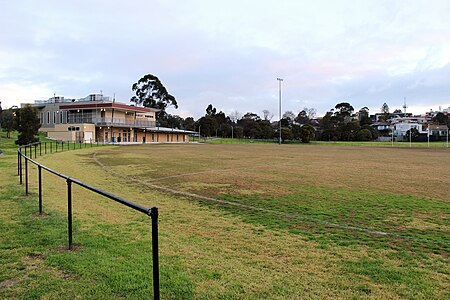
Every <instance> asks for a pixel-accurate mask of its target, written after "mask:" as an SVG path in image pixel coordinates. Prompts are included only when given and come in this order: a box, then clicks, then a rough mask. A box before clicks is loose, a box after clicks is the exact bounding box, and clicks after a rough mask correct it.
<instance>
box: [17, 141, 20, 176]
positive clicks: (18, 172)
mask: <svg viewBox="0 0 450 300" xmlns="http://www.w3.org/2000/svg"><path fill="white" fill-rule="evenodd" d="M17 176H20V148H19V150H17Z"/></svg>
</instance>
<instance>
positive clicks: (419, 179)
mask: <svg viewBox="0 0 450 300" xmlns="http://www.w3.org/2000/svg"><path fill="white" fill-rule="evenodd" d="M94 152H97V158H98V159H99V160H100V161H101V162H102V163H104V164H105V165H107V166H108V167H109V168H111V169H112V170H114V171H115V172H119V173H123V174H125V175H129V176H136V177H139V178H140V179H142V180H152V183H156V184H160V185H164V186H170V187H175V188H177V189H181V190H187V191H193V192H196V193H199V194H201V195H206V196H217V195H220V194H223V193H226V194H236V195H247V194H251V193H255V192H256V193H263V194H271V195H279V196H286V195H289V194H291V193H299V191H300V192H301V190H302V187H308V186H318V187H321V188H326V189H336V188H341V189H348V190H352V191H370V193H373V194H377V193H384V194H388V195H390V194H402V195H405V196H409V195H414V196H417V197H426V198H432V199H433V200H435V201H443V202H450V201H449V193H448V192H449V189H448V184H449V182H450V153H449V152H448V151H440V150H432V151H429V150H411V149H380V148H364V149H361V148H357V149H355V148H351V147H336V148H333V147H321V146H316V147H308V146H306V147H303V146H282V147H281V148H280V147H279V146H277V145H241V146H239V145H152V146H129V147H112V148H103V149H101V150H98V149H84V150H80V151H77V152H66V153H58V154H54V155H49V156H47V157H44V158H42V159H41V161H42V162H43V163H44V164H46V165H48V166H50V167H52V168H54V169H56V170H59V171H62V172H63V173H65V174H67V175H69V176H73V177H76V178H78V179H80V180H83V181H86V182H88V183H89V184H92V185H95V186H98V187H100V188H103V189H105V190H107V191H109V192H112V193H114V194H117V195H119V196H122V197H124V198H127V199H130V200H133V201H135V202H138V203H140V204H142V205H146V206H148V207H150V206H152V205H157V206H158V207H159V208H160V241H161V248H160V253H161V257H162V263H161V268H164V267H165V265H164V261H165V260H170V259H171V257H176V258H179V259H180V261H181V264H182V265H181V268H182V271H183V272H186V274H188V276H189V278H191V280H192V282H193V289H194V295H195V298H205V299H206V298H209V299H211V298H218V297H219V296H222V297H225V298H230V297H243V298H272V299H324V298H328V299H336V298H351V297H363V298H368V299H396V298H402V297H407V298H408V297H410V296H411V295H412V294H410V293H408V292H406V291H407V290H408V289H409V288H410V287H409V286H408V284H403V283H398V282H394V283H392V284H389V283H380V282H378V281H376V280H373V279H371V278H370V277H368V276H365V275H355V274H349V273H347V272H346V271H345V269H343V267H342V262H343V261H355V262H357V261H359V260H361V259H364V258H369V259H372V260H381V261H383V262H384V265H385V267H386V268H389V269H393V270H402V268H404V263H405V262H404V261H402V260H399V259H398V257H397V256H395V255H394V256H393V255H392V253H393V252H395V251H394V250H389V249H373V248H371V247H370V246H369V245H367V246H365V245H357V246H339V245H337V244H334V243H330V244H328V245H323V243H319V242H317V241H312V240H308V239H307V238H305V237H303V236H301V235H297V234H291V233H289V232H288V231H287V230H282V229H280V230H267V228H266V227H264V226H261V225H257V224H251V223H247V222H244V221H243V220H242V218H241V217H240V216H239V215H236V216H233V215H231V214H229V213H227V212H223V211H221V210H216V209H214V208H211V207H205V206H203V205H200V204H198V203H196V202H192V201H187V199H183V198H180V197H179V196H174V195H170V194H168V193H165V192H163V193H162V192H160V191H157V190H152V189H151V188H148V187H145V186H141V185H138V184H136V183H135V182H132V181H127V180H124V179H123V178H119V177H117V176H115V175H114V174H112V173H107V172H105V170H103V169H102V168H101V167H100V166H98V165H96V164H95V163H94V162H93V159H92V157H93V154H94ZM436 170H439V172H437V171H436ZM169 176H175V177H169ZM160 178H161V179H160ZM30 181H31V183H32V187H33V190H32V191H34V192H36V175H35V172H34V173H32V175H31V178H30ZM44 181H45V185H44V186H45V190H44V195H45V196H44V197H45V198H44V205H45V207H46V208H48V209H51V210H56V211H65V210H66V204H65V203H66V202H65V189H64V187H65V185H64V182H63V181H62V180H61V179H57V178H55V177H54V176H50V175H48V174H46V175H45V177H44ZM430 187H432V188H430ZM74 212H75V218H77V219H78V220H80V221H81V223H82V224H83V225H82V228H81V229H83V230H87V229H89V228H90V227H91V226H92V225H93V224H97V223H100V222H106V223H110V224H122V225H126V224H129V223H130V222H133V221H139V222H141V221H143V220H145V217H143V216H140V215H137V214H136V213H134V212H133V211H131V210H130V209H127V208H124V207H123V206H120V205H118V204H115V203H112V202H111V201H108V200H106V199H104V198H102V197H99V196H96V195H94V194H92V193H91V192H88V191H85V190H82V189H80V188H75V189H74ZM444 214H445V213H444ZM422 217H423V218H425V217H427V216H426V215H425V216H422ZM143 226H148V222H147V223H145V222H143V223H142V225H140V228H141V229H142V227H143ZM406 226H412V227H418V228H419V227H420V228H421V229H426V228H428V227H429V226H435V224H431V225H430V224H428V223H426V221H423V220H422V219H421V218H417V219H413V220H412V221H411V222H410V223H408V224H407V225H406ZM75 238H76V236H75ZM136 238H139V237H136ZM145 238H146V239H148V238H149V234H148V235H146V236H145ZM422 263H423V264H426V263H432V264H434V265H435V266H436V267H437V269H442V268H445V266H446V265H447V266H448V263H445V262H443V261H442V259H441V256H440V255H439V254H429V259H427V260H425V261H424V262H422ZM422 263H421V262H415V264H418V265H417V266H416V267H414V268H413V269H414V270H416V269H417V270H420V272H421V276H424V277H425V278H426V280H427V282H428V281H431V282H433V285H432V287H431V288H430V289H432V290H431V291H429V290H424V291H420V289H419V293H418V294H417V295H416V297H417V298H422V297H427V295H433V297H436V298H440V297H442V298H443V297H445V295H446V294H445V287H447V288H448V284H449V282H450V281H449V277H448V274H447V275H445V274H442V272H440V271H437V270H434V269H433V268H428V267H427V266H425V265H421V264H422ZM409 268H411V267H409ZM361 287H363V290H361ZM367 290H369V292H367ZM447 295H448V294H447Z"/></svg>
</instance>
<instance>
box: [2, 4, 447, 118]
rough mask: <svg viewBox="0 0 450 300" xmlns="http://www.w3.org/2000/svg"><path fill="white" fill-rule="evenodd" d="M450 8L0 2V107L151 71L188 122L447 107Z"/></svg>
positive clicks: (110, 86) (118, 94) (111, 91)
mask: <svg viewBox="0 0 450 300" xmlns="http://www.w3.org/2000/svg"><path fill="white" fill-rule="evenodd" d="M449 12H450V1H448V0H443V1H439V0H427V1H416V0H408V1H407V0H401V1H395V0H387V1H383V0H374V1H364V0H359V1H354V0H352V1H340V0H336V1H321V0H315V1H301V0H294V1H290V0H284V1H273V0H272V1H265V0H258V1H256V0H255V1H247V0H239V1H235V0H227V1H214V0H208V1H206V0H196V1H195V0H194V1H190V0H186V1H171V0H166V1H155V0H142V1H134V0H130V1H115V0H107V1H106V0H94V1H93V0H89V1H84V0H78V1H71V0H67V1H48V0H39V1H27V0H21V1H8V0H0V28H1V30H0V101H2V107H3V108H8V107H10V106H12V105H20V103H24V102H33V101H34V100H36V99H48V98H50V97H52V96H53V95H54V94H55V95H57V96H64V97H66V98H83V97H85V96H87V95H88V94H91V93H100V91H102V93H103V94H104V95H105V96H111V97H113V96H114V95H115V98H116V100H117V101H119V102H124V103H128V102H129V99H130V98H131V97H132V96H133V92H132V90H131V85H132V84H133V83H134V82H136V81H137V80H138V79H139V78H141V77H142V76H143V75H145V74H149V73H150V74H153V75H156V76H158V78H159V79H160V80H161V81H162V83H163V84H164V85H165V87H166V88H167V90H168V91H169V93H171V94H172V95H174V96H175V97H176V99H177V101H178V104H179V108H178V109H177V110H175V109H169V112H170V113H173V114H178V115H180V116H182V117H188V116H193V117H194V118H195V119H197V118H199V117H201V116H202V115H204V114H205V109H206V107H207V106H208V104H210V103H211V104H213V106H214V107H216V108H217V110H218V111H219V110H222V111H223V112H225V113H226V114H227V115H228V114H230V113H232V112H235V111H238V112H239V113H240V114H245V113H247V112H254V113H257V114H259V115H260V116H262V111H263V110H269V111H270V112H271V113H273V114H274V115H275V117H274V120H275V119H278V117H277V116H278V103H279V85H278V83H279V82H278V81H277V78H283V82H282V89H281V91H282V92H281V95H282V111H283V112H284V111H287V110H289V111H293V112H294V113H295V114H297V113H298V112H299V111H301V110H302V109H303V108H304V107H308V108H315V109H316V110H317V114H318V115H319V116H320V115H323V114H324V113H325V112H327V111H329V110H330V109H332V108H334V106H335V105H336V104H337V103H340V102H349V103H350V104H352V106H353V107H354V108H355V110H359V109H360V108H362V107H368V108H369V109H370V113H371V114H374V113H377V112H380V108H381V106H382V104H383V103H384V102H386V103H387V104H388V105H389V107H390V109H391V111H393V110H394V109H399V108H401V107H402V106H403V103H404V99H405V98H406V102H407V106H408V108H407V111H408V112H412V113H416V114H417V113H424V112H426V111H430V109H433V110H438V109H439V107H441V108H448V107H450V18H449V17H448V13H449Z"/></svg>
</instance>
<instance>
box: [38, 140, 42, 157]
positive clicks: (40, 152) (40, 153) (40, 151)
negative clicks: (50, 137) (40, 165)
mask: <svg viewBox="0 0 450 300" xmlns="http://www.w3.org/2000/svg"><path fill="white" fill-rule="evenodd" d="M39 156H42V143H41V142H39Z"/></svg>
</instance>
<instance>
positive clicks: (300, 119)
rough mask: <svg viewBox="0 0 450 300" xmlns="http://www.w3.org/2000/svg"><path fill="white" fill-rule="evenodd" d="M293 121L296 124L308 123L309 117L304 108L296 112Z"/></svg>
mask: <svg viewBox="0 0 450 300" xmlns="http://www.w3.org/2000/svg"><path fill="white" fill-rule="evenodd" d="M295 122H297V123H298V124H308V123H309V117H308V112H307V111H306V110H302V111H301V112H299V113H298V115H297V116H296V117H295Z"/></svg>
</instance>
